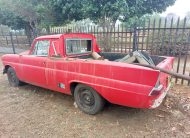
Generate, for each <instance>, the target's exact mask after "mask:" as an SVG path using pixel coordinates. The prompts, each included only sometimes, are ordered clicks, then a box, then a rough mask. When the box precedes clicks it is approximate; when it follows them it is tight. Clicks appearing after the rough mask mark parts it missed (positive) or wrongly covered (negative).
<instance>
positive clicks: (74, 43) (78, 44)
mask: <svg viewBox="0 0 190 138" xmlns="http://www.w3.org/2000/svg"><path fill="white" fill-rule="evenodd" d="M91 51H92V40H90V39H66V53H67V55H72V54H84V53H89V52H91Z"/></svg>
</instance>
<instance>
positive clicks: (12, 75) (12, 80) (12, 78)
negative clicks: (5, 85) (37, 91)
mask: <svg viewBox="0 0 190 138" xmlns="http://www.w3.org/2000/svg"><path fill="white" fill-rule="evenodd" d="M7 77H8V81H9V84H10V85H11V86H13V87H17V86H20V85H22V84H23V83H22V82H21V81H20V80H19V79H18V77H17V76H16V72H15V71H14V69H13V68H11V67H9V68H8V70H7Z"/></svg>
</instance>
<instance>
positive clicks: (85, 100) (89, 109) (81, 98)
mask: <svg viewBox="0 0 190 138" xmlns="http://www.w3.org/2000/svg"><path fill="white" fill-rule="evenodd" d="M74 98H75V102H76V104H77V106H78V107H79V109H80V110H82V111H83V112H85V113H87V114H90V115H94V114H97V113H99V112H100V111H101V110H102V109H103V107H104V105H105V100H104V99H103V98H102V97H101V96H100V95H99V94H98V93H97V92H96V91H95V90H94V89H92V88H91V87H89V86H86V85H83V84H79V85H77V86H76V88H75V91H74Z"/></svg>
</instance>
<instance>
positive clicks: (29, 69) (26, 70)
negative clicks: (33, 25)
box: [21, 40, 50, 87]
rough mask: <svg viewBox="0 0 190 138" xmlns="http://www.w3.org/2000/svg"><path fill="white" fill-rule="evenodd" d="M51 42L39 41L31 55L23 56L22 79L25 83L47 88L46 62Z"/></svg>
mask: <svg viewBox="0 0 190 138" xmlns="http://www.w3.org/2000/svg"><path fill="white" fill-rule="evenodd" d="M49 46H50V41H49V40H38V41H37V42H36V43H35V44H34V47H33V50H32V52H31V54H30V55H23V56H21V63H22V76H23V77H22V78H23V80H24V81H25V82H28V83H31V84H34V85H37V86H42V87H46V86H47V81H46V73H45V68H46V62H47V59H48V51H49Z"/></svg>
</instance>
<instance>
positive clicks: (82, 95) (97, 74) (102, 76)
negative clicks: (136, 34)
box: [2, 33, 174, 114]
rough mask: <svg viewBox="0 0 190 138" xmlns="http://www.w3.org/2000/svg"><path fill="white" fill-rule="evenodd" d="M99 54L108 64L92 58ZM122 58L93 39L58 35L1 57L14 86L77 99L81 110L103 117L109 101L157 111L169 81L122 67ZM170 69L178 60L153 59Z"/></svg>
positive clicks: (153, 73) (134, 67) (135, 67)
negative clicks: (42, 90)
mask: <svg viewBox="0 0 190 138" xmlns="http://www.w3.org/2000/svg"><path fill="white" fill-rule="evenodd" d="M92 52H96V53H98V54H99V55H101V56H103V57H104V58H105V59H107V60H96V59H93V58H92ZM125 56H126V54H123V53H104V52H101V51H100V49H99V47H98V45H97V42H96V39H95V37H94V36H93V35H90V34H74V33H71V34H58V35H47V36H41V37H38V38H36V39H35V40H34V42H33V44H32V46H31V49H30V50H29V51H26V52H23V53H20V54H7V55H4V56H2V61H3V65H4V73H7V76H8V80H9V83H10V85H11V86H19V85H21V84H22V83H30V84H33V85H36V86H40V87H43V88H47V89H51V90H54V91H58V92H62V93H65V94H69V95H73V96H74V99H75V102H76V104H77V106H78V107H79V109H81V110H82V111H83V112H85V113H87V114H96V113H98V112H100V111H101V110H102V109H103V107H104V104H105V101H108V102H110V103H113V104H118V105H123V106H128V107H134V108H156V107H158V106H159V105H160V104H161V102H162V100H163V99H164V97H165V95H166V93H167V91H168V89H169V76H168V75H167V74H164V73H162V72H160V71H158V70H154V69H151V68H147V67H142V66H138V65H134V64H128V63H122V62H118V61H117V60H118V59H121V58H123V57H125ZM151 58H152V60H153V62H154V64H155V65H156V66H157V67H160V68H163V69H168V70H171V69H172V65H173V61H174V58H172V57H160V56H151Z"/></svg>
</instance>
